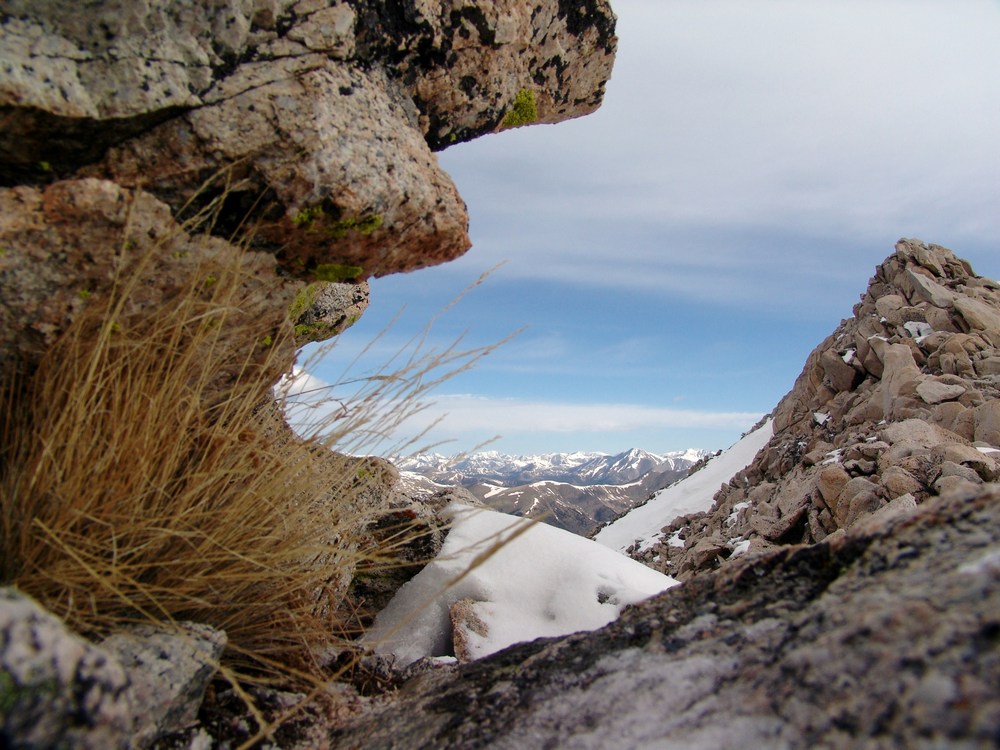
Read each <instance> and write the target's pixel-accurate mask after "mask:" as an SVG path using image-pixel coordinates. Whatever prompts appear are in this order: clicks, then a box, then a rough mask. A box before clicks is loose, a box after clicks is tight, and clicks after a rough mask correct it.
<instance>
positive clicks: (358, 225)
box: [292, 206, 384, 240]
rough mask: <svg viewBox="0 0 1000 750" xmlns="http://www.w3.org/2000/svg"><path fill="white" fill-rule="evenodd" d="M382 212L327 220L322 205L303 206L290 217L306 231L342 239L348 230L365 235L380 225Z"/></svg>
mask: <svg viewBox="0 0 1000 750" xmlns="http://www.w3.org/2000/svg"><path fill="white" fill-rule="evenodd" d="M383 221H384V219H383V217H382V214H372V215H371V216H364V217H361V216H355V217H351V218H347V219H337V220H335V221H334V220H329V221H328V220H327V216H326V213H325V212H324V211H323V208H322V206H310V207H309V208H303V209H302V210H301V211H299V212H298V213H297V214H295V216H293V217H292V224H294V225H295V226H296V227H298V228H299V229H304V230H305V231H307V232H322V233H323V234H325V235H327V236H328V237H332V238H333V239H335V240H339V239H343V238H344V237H346V236H347V233H348V232H357V233H358V234H360V235H364V236H365V237H367V236H369V235H370V234H372V233H373V232H374V231H375V230H376V229H378V228H379V227H381V226H382V222H383Z"/></svg>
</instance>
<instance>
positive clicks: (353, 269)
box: [312, 263, 365, 282]
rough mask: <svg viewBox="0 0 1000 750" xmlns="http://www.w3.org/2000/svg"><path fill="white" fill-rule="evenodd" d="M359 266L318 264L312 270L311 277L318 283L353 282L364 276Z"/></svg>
mask: <svg viewBox="0 0 1000 750" xmlns="http://www.w3.org/2000/svg"><path fill="white" fill-rule="evenodd" d="M364 272H365V269H363V268H362V267H361V266H349V265H346V264H344V263H320V264H319V265H318V266H316V268H314V269H313V272H312V273H313V276H314V277H315V278H316V279H317V280H318V281H329V282H338V281H354V280H355V279H358V278H360V277H361V276H362V275H364Z"/></svg>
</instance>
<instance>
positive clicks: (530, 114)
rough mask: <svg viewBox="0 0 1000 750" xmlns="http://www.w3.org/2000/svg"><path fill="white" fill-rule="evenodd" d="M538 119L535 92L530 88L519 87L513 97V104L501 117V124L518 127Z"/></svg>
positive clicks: (506, 126) (504, 126) (505, 126)
mask: <svg viewBox="0 0 1000 750" xmlns="http://www.w3.org/2000/svg"><path fill="white" fill-rule="evenodd" d="M537 120H538V106H537V105H536V104H535V92H534V91H532V90H531V89H521V90H520V91H518V92H517V96H515V97H514V104H513V105H511V108H510V111H508V112H507V114H506V115H505V116H504V118H503V122H502V123H501V126H502V127H503V128H504V129H506V128H519V127H521V126H522V125H530V124H531V123H533V122H535V121H537Z"/></svg>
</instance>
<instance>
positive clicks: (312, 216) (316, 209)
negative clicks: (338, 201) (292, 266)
mask: <svg viewBox="0 0 1000 750" xmlns="http://www.w3.org/2000/svg"><path fill="white" fill-rule="evenodd" d="M323 216H325V214H324V213H323V208H322V207H321V206H308V207H307V208H303V209H302V210H301V211H299V212H298V213H297V214H295V216H293V217H292V224H294V225H295V226H296V227H298V228H299V229H302V228H303V227H304V228H305V229H306V231H309V230H311V229H312V228H313V225H314V224H315V223H316V222H317V221H318V220H319V219H322V218H323Z"/></svg>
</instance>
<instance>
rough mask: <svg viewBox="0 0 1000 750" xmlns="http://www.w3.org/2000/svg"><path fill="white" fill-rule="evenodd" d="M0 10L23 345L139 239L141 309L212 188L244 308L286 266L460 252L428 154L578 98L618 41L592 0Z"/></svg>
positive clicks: (285, 278)
mask: <svg viewBox="0 0 1000 750" xmlns="http://www.w3.org/2000/svg"><path fill="white" fill-rule="evenodd" d="M0 13H2V21H3V22H2V24H0V60H2V63H0V65H2V70H3V76H2V79H0V117H2V120H3V123H4V127H3V129H2V132H0V184H2V185H6V186H8V188H7V189H3V190H0V201H2V205H3V210H2V215H3V223H2V224H0V248H2V249H3V254H2V256H0V279H2V285H3V286H2V291H3V297H4V300H5V306H4V308H5V309H4V319H3V325H2V326H0V329H2V331H3V333H2V334H0V336H2V337H3V338H2V339H0V342H2V346H3V352H4V354H6V355H8V356H9V355H12V354H13V355H15V356H18V357H29V358H31V357H33V356H34V352H35V351H36V350H37V349H38V348H40V347H44V346H45V345H46V343H47V341H48V339H49V337H50V336H51V335H52V333H53V332H55V331H58V330H61V329H62V328H63V327H65V323H66V320H67V319H69V318H71V317H72V316H73V314H74V312H75V310H76V309H77V308H78V307H79V305H80V298H79V295H80V293H81V291H83V292H86V293H88V294H93V293H96V292H99V291H101V290H103V289H104V288H106V287H107V285H108V283H109V278H110V277H111V276H112V275H113V272H114V270H115V269H116V267H117V265H116V264H120V263H121V262H123V259H124V258H127V257H130V256H134V255H138V254H141V253H143V252H144V251H146V250H148V249H149V247H150V245H155V246H156V247H155V253H156V255H157V257H158V258H159V259H161V260H162V261H163V263H164V265H165V266H166V267H164V268H158V269H157V272H156V273H154V274H152V278H153V279H154V283H153V289H152V290H150V295H149V296H150V298H151V304H153V303H155V299H156V298H157V296H158V294H157V293H159V294H162V295H166V294H170V293H171V290H172V289H173V288H174V287H175V286H176V285H177V284H178V283H185V282H189V281H190V279H187V278H185V277H184V276H181V277H180V278H178V275H179V274H178V271H177V269H176V268H175V267H174V266H176V264H171V263H169V261H170V260H171V259H176V258H178V257H187V256H191V257H194V258H200V257H202V256H203V255H204V254H205V252H206V249H205V248H204V247H203V246H202V245H203V244H204V243H203V242H201V241H199V242H195V243H194V244H193V246H192V247H190V248H187V247H186V244H185V243H186V242H187V240H184V242H183V243H182V244H185V246H184V247H178V242H177V241H175V240H173V239H171V241H166V242H165V241H164V238H165V237H170V238H175V237H178V236H183V234H184V232H183V229H182V227H179V226H178V225H177V223H176V222H177V221H178V220H180V221H182V222H183V221H184V220H185V219H190V218H191V217H192V216H193V215H195V214H196V212H197V210H198V209H199V208H202V207H204V206H205V205H206V204H207V203H209V202H210V201H212V200H217V201H218V204H217V205H216V210H215V211H214V213H213V217H212V227H213V231H214V233H215V234H216V235H218V236H220V237H225V238H227V239H228V238H231V237H233V236H236V237H237V238H241V242H242V243H244V244H249V246H250V247H251V248H252V249H253V250H254V251H257V252H258V253H259V254H260V255H261V259H260V260H259V261H258V262H257V264H256V265H257V266H259V267H255V268H254V273H255V274H257V275H260V276H262V277H263V278H266V282H267V283H266V291H264V290H262V291H261V292H260V293H259V294H256V295H253V300H254V302H260V304H261V305H262V306H263V307H264V308H267V309H269V310H272V311H274V310H277V311H278V312H280V313H284V312H285V311H286V310H287V309H288V306H289V304H291V303H292V301H293V298H294V295H295V293H296V292H297V291H300V290H301V282H294V283H292V282H291V281H290V280H291V279H299V280H306V281H319V282H337V281H348V280H362V279H364V278H367V277H369V276H372V275H382V274H387V273H392V272H398V271H405V270H409V269H413V268H419V267H422V266H427V265H432V264H435V263H440V262H443V261H445V260H449V259H451V258H454V257H456V256H458V255H460V254H461V253H463V252H465V250H466V249H467V248H468V247H469V238H468V234H467V225H468V217H467V214H466V209H465V205H464V203H463V202H462V200H461V198H460V197H459V196H458V193H457V191H456V190H455V187H454V185H453V184H452V182H451V180H450V179H449V177H448V176H447V175H446V174H445V173H444V172H443V171H442V170H441V168H440V167H439V165H438V163H437V159H436V158H435V156H434V155H433V153H432V150H435V149H442V148H445V147H447V146H450V145H452V144H454V143H458V142H461V141H466V140H469V139H471V138H474V137H476V136H479V135H482V134H484V133H489V132H493V131H495V130H498V129H502V128H504V127H513V126H517V125H524V124H529V123H531V122H557V121H560V120H564V119H567V118H570V117H576V116H579V115H583V114H586V113H587V112H590V111H592V110H593V109H595V108H596V107H597V106H598V105H599V104H600V101H601V98H602V96H603V91H604V83H605V81H606V80H607V78H608V76H609V75H610V70H611V64H612V62H613V58H614V52H615V45H616V39H615V36H614V15H613V14H612V13H611V10H610V8H609V7H608V5H607V2H606V0H587V1H586V2H575V3H564V2H561V1H560V2H556V0H546V2H542V3H525V2H520V1H519V0H504V1H503V2H453V1H452V0H408V1H407V2H392V3H387V2H382V1H381V0H363V1H359V2H351V3H347V2H343V1H342V0H299V1H298V2H295V1H294V0H232V2H222V3H219V2H207V1H203V0H178V1H177V2H172V3H166V4H163V3H134V2H125V1H122V2H105V3H101V4H100V5H99V6H97V7H94V8H88V11H87V12H86V13H80V12H78V9H77V8H76V7H75V5H74V4H73V3H65V2H60V1H59V0H50V1H49V2H35V1H34V0H32V1H31V2H27V1H22V0H5V2H3V3H0ZM67 225H69V226H67ZM43 248H53V249H51V250H49V251H47V252H46V251H45V250H44V249H43ZM216 251H217V249H216ZM154 292H157V293H154ZM251 306H252V303H251ZM269 322H270V321H269V320H268V319H267V318H266V317H265V318H264V320H263V321H262V325H261V329H262V333H261V335H262V336H264V335H267V334H268V331H267V330H266V329H267V324H268V323H269ZM293 322H295V321H293ZM310 333H312V334H315V331H310ZM312 338H315V335H313V336H312ZM39 339H42V340H41V341H39Z"/></svg>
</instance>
